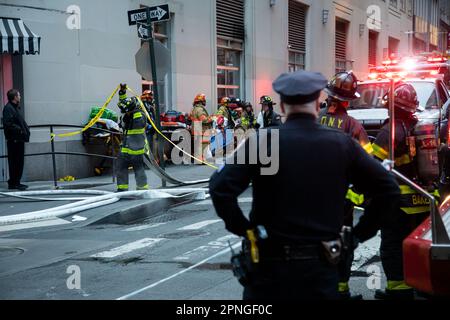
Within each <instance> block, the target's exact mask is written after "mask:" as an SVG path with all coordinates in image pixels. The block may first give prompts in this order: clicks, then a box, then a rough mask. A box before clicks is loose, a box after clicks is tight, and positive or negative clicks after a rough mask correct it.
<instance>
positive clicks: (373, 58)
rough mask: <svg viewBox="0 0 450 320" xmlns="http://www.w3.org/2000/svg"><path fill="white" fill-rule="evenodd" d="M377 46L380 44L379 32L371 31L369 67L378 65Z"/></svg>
mask: <svg viewBox="0 0 450 320" xmlns="http://www.w3.org/2000/svg"><path fill="white" fill-rule="evenodd" d="M377 44H378V32H375V31H372V30H370V31H369V65H370V66H376V65H377V54H378V50H377Z"/></svg>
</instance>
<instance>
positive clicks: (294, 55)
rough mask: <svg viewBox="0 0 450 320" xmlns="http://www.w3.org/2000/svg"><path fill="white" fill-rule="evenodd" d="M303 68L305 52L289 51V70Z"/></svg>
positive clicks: (293, 70)
mask: <svg viewBox="0 0 450 320" xmlns="http://www.w3.org/2000/svg"><path fill="white" fill-rule="evenodd" d="M299 70H305V54H304V53H303V52H295V51H292V50H290V51H289V72H295V71H299Z"/></svg>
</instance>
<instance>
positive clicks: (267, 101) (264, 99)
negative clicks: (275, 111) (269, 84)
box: [259, 96, 276, 106]
mask: <svg viewBox="0 0 450 320" xmlns="http://www.w3.org/2000/svg"><path fill="white" fill-rule="evenodd" d="M259 104H263V105H264V104H266V105H269V106H275V105H276V103H275V102H273V99H272V98H271V97H269V96H262V97H261V98H260V99H259Z"/></svg>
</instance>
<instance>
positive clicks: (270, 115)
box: [259, 96, 282, 128]
mask: <svg viewBox="0 0 450 320" xmlns="http://www.w3.org/2000/svg"><path fill="white" fill-rule="evenodd" d="M259 103H260V104H261V105H262V114H263V121H264V128H270V127H278V126H281V125H282V122H281V116H280V115H279V114H278V113H276V112H275V111H274V110H273V106H275V105H276V103H275V102H273V99H272V98H271V97H269V96H262V97H261V99H260V100H259Z"/></svg>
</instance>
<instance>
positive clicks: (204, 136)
mask: <svg viewBox="0 0 450 320" xmlns="http://www.w3.org/2000/svg"><path fill="white" fill-rule="evenodd" d="M190 119H191V121H192V135H193V137H194V141H198V142H199V143H197V144H194V145H198V146H199V145H201V147H202V149H201V156H199V158H200V159H201V160H202V161H205V151H206V149H207V148H208V145H209V143H210V130H211V129H212V119H211V117H210V116H209V114H208V111H207V110H206V95H205V94H198V95H197V96H196V97H195V99H194V103H193V108H192V111H191V114H190ZM199 152H200V150H196V152H195V154H196V155H199V154H198V153H199Z"/></svg>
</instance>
